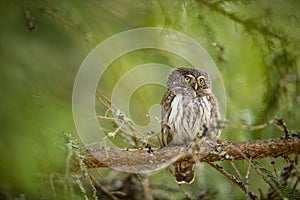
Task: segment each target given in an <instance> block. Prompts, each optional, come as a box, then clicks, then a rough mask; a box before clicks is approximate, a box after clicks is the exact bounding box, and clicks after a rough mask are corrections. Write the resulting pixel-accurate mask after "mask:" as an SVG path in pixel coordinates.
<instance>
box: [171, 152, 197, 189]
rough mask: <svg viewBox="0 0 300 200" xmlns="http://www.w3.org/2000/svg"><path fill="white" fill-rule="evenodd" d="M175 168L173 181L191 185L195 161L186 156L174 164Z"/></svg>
mask: <svg viewBox="0 0 300 200" xmlns="http://www.w3.org/2000/svg"><path fill="white" fill-rule="evenodd" d="M174 167H175V172H174V176H175V181H176V182H177V183H179V184H182V183H187V184H191V183H192V182H193V181H194V178H195V172H194V168H195V161H194V159H193V158H192V157H191V156H186V157H184V158H182V159H181V160H180V161H178V162H176V163H174Z"/></svg>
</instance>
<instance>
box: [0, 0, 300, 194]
mask: <svg viewBox="0 0 300 200" xmlns="http://www.w3.org/2000/svg"><path fill="white" fill-rule="evenodd" d="M0 5H1V6H0V27H1V31H0V65H1V67H0V81H1V84H0V91H1V94H2V95H1V104H0V113H1V120H0V123H1V130H2V131H1V140H0V158H1V160H0V177H1V178H0V199H10V198H21V199H22V198H23V199H24V198H26V199H54V198H58V199H63V198H65V199H70V198H72V199H83V198H84V197H83V196H82V194H80V192H79V188H78V187H76V186H74V187H73V188H71V189H70V188H68V187H67V185H68V184H66V182H70V181H71V180H68V177H66V176H65V173H66V163H67V153H68V151H67V149H66V145H65V144H66V140H65V136H64V133H72V134H73V135H74V137H76V138H77V137H78V136H77V133H76V130H75V126H74V122H73V117H72V87H73V82H74V79H75V76H76V72H77V70H78V69H79V67H80V64H81V62H82V61H83V60H84V58H85V57H86V56H87V54H88V53H89V52H90V51H91V50H92V49H93V48H94V47H95V46H96V45H97V44H99V43H100V42H101V41H103V40H104V39H106V38H108V37H109V36H112V35H114V34H116V33H119V32H121V31H125V30H129V29H132V28H138V27H148V26H159V27H166V28H171V29H174V30H178V31H181V32H183V33H185V34H187V35H188V36H190V37H192V38H193V39H195V40H196V41H198V42H199V43H200V44H202V45H203V46H204V47H205V49H206V50H207V51H208V52H209V53H210V55H211V56H212V58H213V59H214V61H215V62H216V64H217V66H218V68H219V70H220V72H221V74H222V77H223V80H224V84H225V87H226V92H227V116H226V118H227V119H229V120H232V121H234V122H236V123H243V124H247V125H253V124H260V123H262V122H264V121H266V120H268V119H272V118H274V117H278V118H284V119H285V121H286V123H287V125H288V127H289V128H290V129H291V130H298V131H299V122H300V114H299V113H300V108H299V102H300V93H299V91H300V89H299V88H300V79H299V75H300V74H299V69H300V66H299V61H300V60H299V58H300V56H299V55H300V54H299V49H300V48H299V44H300V37H299V35H300V12H299V11H300V3H299V1H293V0H289V1H284V0H267V1H246V0H243V1H221V0H219V1H204V0H203V1H187V0H186V1H184V0H183V1H176V2H175V1H159V0H158V1H146V0H144V1H140V0H116V1H110V0H102V1H96V0H88V1H79V0H74V1H58V0H57V1H55V0H46V1H29V0H28V1H26V0H25V1H8V0H6V1H5V0H2V1H1V3H0ZM112 51H113V50H112ZM148 62H157V63H163V64H167V65H170V66H177V64H178V63H180V65H181V64H182V63H184V62H183V61H182V60H180V59H179V58H178V57H174V55H169V54H167V53H165V52H159V51H155V50H145V51H141V52H134V53H130V54H129V55H125V56H123V57H122V58H120V59H118V60H117V61H116V62H114V63H113V64H112V66H111V68H110V69H109V70H108V71H107V72H106V76H105V77H106V78H104V79H103V80H101V84H100V86H101V90H102V91H103V92H104V94H106V95H108V96H109V95H110V92H111V91H110V90H111V88H112V87H113V84H114V83H115V81H116V80H117V79H118V77H120V76H121V75H122V74H124V73H125V72H126V71H128V70H129V69H131V68H133V67H134V66H136V65H138V64H144V63H148ZM142 89H143V91H144V92H143V91H137V93H136V94H135V96H134V97H136V98H134V100H133V101H134V102H135V104H137V110H138V112H140V114H145V112H147V109H146V110H143V109H144V107H142V108H139V106H140V105H151V104H152V103H153V102H154V103H158V102H159V101H160V98H158V97H159V95H158V94H161V96H162V95H163V93H164V91H165V90H164V88H161V87H158V88H157V87H154V88H151V87H144V88H142ZM142 89H141V90H142ZM152 90H153V91H156V93H155V97H153V96H151V92H149V91H152ZM157 92H158V93H157ZM145 95H147V96H146V97H145ZM136 102H140V104H138V103H136ZM281 135H282V133H281V132H280V131H278V129H276V128H274V127H273V126H270V127H269V128H267V129H266V130H264V131H256V132H249V131H244V130H236V129H230V128H229V129H227V130H225V131H223V133H222V136H221V138H222V139H224V140H230V141H247V140H250V139H266V138H275V137H280V136H281ZM269 162H270V160H267V161H266V165H268V163H269ZM237 165H240V167H241V168H240V169H241V171H243V172H244V169H245V168H246V167H247V164H246V163H242V162H241V163H237ZM203 171H204V172H201V173H203V174H201V176H203V177H204V178H203V181H202V183H201V184H202V185H206V187H207V188H208V189H211V190H213V191H216V192H217V193H218V196H217V197H218V199H232V198H233V197H234V198H235V199H239V198H242V199H243V198H244V197H245V196H244V194H243V193H242V192H241V191H240V189H239V188H237V186H235V185H233V184H231V183H229V181H228V180H227V179H226V178H224V177H222V176H221V175H220V174H218V173H216V172H215V171H214V170H213V169H209V167H208V166H207V165H204V169H203ZM168 173H169V172H168V171H167V170H165V171H163V172H160V173H159V174H156V175H154V176H152V177H151V178H150V181H154V182H155V181H156V182H162V180H166V179H167V180H168V181H167V182H168V183H170V184H173V185H174V183H173V180H172V177H171V176H170V175H169V174H168ZM255 177H256V175H253V180H254V179H255ZM52 183H54V184H52ZM175 186H176V185H175ZM251 187H253V188H251V189H253V190H254V191H255V192H257V189H258V188H262V189H266V188H267V186H266V185H259V184H258V185H257V184H256V185H251ZM186 188H188V187H186ZM187 190H190V191H192V192H197V190H198V185H197V184H195V185H193V186H191V187H190V188H188V189H187ZM53 191H55V192H53ZM54 193H55V194H54ZM166 196H167V197H169V198H174V196H172V194H167V195H166ZM177 197H178V198H179V199H181V198H183V195H182V194H181V196H180V195H179V196H177Z"/></svg>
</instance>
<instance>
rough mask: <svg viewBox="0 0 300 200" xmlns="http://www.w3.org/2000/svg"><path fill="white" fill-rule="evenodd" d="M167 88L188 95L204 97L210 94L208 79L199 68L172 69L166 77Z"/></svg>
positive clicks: (205, 73) (206, 74)
mask: <svg viewBox="0 0 300 200" xmlns="http://www.w3.org/2000/svg"><path fill="white" fill-rule="evenodd" d="M167 87H168V88H169V89H171V90H178V91H182V92H187V93H189V94H191V93H194V94H200V95H201V94H202V95H205V94H208V93H210V92H211V83H210V77H209V75H208V73H207V72H206V71H205V70H203V69H199V68H183V67H182V68H176V69H173V70H172V71H171V73H170V75H169V77H168V81H167Z"/></svg>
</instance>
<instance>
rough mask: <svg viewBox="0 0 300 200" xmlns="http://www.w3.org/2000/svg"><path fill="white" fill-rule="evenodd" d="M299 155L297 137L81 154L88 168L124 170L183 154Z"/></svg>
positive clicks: (217, 157)
mask: <svg viewBox="0 0 300 200" xmlns="http://www.w3.org/2000/svg"><path fill="white" fill-rule="evenodd" d="M299 152H300V135H293V136H289V137H283V138H276V139H269V140H257V141H248V142H236V143H231V142H222V143H213V142H207V141H204V142H203V141H202V142H201V144H198V145H195V144H194V146H193V147H188V146H171V147H164V148H143V149H124V150H122V149H88V150H87V151H86V152H84V153H83V160H84V163H85V164H86V165H87V167H88V168H99V167H111V168H118V169H121V170H124V169H125V170H128V171H131V172H132V171H133V170H136V171H139V170H143V169H144V170H152V169H157V167H158V166H167V165H169V164H172V163H174V162H176V161H178V160H180V158H181V157H183V156H184V155H187V154H192V155H194V159H196V160H199V161H200V162H215V161H224V160H242V159H248V158H252V159H258V158H266V157H278V156H288V155H290V154H298V153H299Z"/></svg>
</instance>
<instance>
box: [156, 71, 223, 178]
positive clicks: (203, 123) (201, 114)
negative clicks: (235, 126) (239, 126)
mask: <svg viewBox="0 0 300 200" xmlns="http://www.w3.org/2000/svg"><path fill="white" fill-rule="evenodd" d="M167 87H168V91H167V92H166V94H165V95H164V97H163V99H162V101H161V106H162V111H161V118H162V140H163V145H164V146H167V145H171V146H174V145H187V144H189V142H191V141H192V140H194V139H195V138H196V137H197V136H202V135H203V133H204V132H205V133H206V136H207V137H209V138H211V139H217V138H219V136H220V129H218V128H216V127H217V123H218V121H219V118H220V117H219V110H218V105H217V101H216V98H215V96H214V95H213V93H212V92H211V82H210V77H209V75H208V73H207V72H206V71H205V70H203V69H199V68H176V69H173V70H172V71H171V72H170V74H169V76H168V81H167ZM204 130H206V131H204ZM207 130H209V131H207ZM194 165H195V164H194V160H193V159H192V156H187V157H185V158H183V159H182V161H181V162H176V163H175V164H174V166H175V174H174V175H175V179H176V181H177V182H178V183H191V182H193V180H194Z"/></svg>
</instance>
